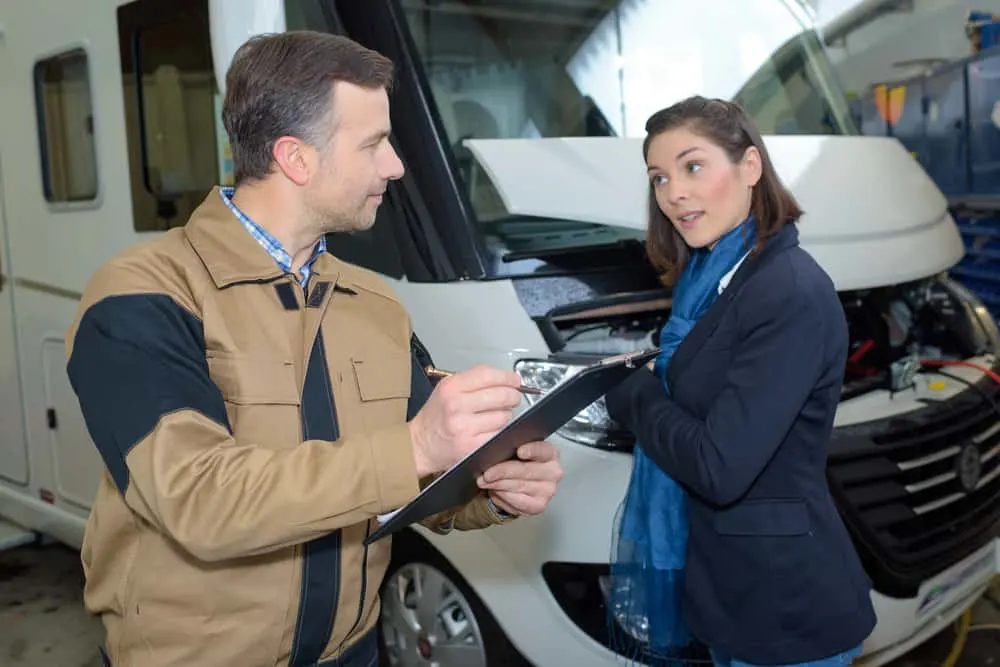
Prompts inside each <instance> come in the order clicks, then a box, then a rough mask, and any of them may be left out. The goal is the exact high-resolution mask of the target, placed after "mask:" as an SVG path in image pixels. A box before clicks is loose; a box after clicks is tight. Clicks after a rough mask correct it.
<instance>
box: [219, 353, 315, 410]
mask: <svg viewBox="0 0 1000 667" xmlns="http://www.w3.org/2000/svg"><path fill="white" fill-rule="evenodd" d="M208 369H209V372H210V373H211V376H212V380H214V381H215V383H216V385H218V387H219V389H220V390H221V391H222V396H223V398H224V399H225V400H226V402H228V403H232V404H234V405H299V403H300V396H299V387H298V382H297V380H296V376H295V364H294V363H293V362H291V361H284V360H281V359H275V358H273V357H259V356H251V355H246V354H233V353H228V352H227V353H222V352H209V353H208Z"/></svg>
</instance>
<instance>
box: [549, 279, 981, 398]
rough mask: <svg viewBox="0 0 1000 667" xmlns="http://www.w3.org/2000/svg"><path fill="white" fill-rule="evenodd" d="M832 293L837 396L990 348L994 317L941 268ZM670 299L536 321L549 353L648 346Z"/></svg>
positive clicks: (608, 301)
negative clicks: (839, 366) (839, 328)
mask: <svg viewBox="0 0 1000 667" xmlns="http://www.w3.org/2000/svg"><path fill="white" fill-rule="evenodd" d="M840 299H841V303H842V304H843V306H844V314H845V316H846V318H847V324H848V331H849V343H848V361H847V364H846V366H845V369H844V393H843V398H842V400H847V399H849V398H853V397H856V396H860V395H862V394H865V393H867V392H870V391H874V390H878V389H889V390H891V391H899V390H901V389H903V388H905V387H906V386H907V384H908V383H912V381H913V376H914V373H915V372H916V371H917V370H918V369H919V367H920V366H921V365H922V364H923V363H928V362H933V361H945V360H954V361H957V360H963V359H968V358H970V357H975V356H978V355H983V354H987V353H991V352H994V351H995V350H994V346H995V340H996V335H995V330H996V329H995V325H993V326H992V327H990V326H987V325H986V324H984V323H983V319H984V316H985V318H987V319H989V314H988V313H985V309H983V306H982V305H981V304H979V303H978V301H977V300H976V299H975V297H973V296H972V295H971V294H970V293H969V291H968V290H967V289H965V288H964V287H962V286H961V285H959V284H958V283H955V282H954V281H952V280H950V279H948V278H946V277H944V276H935V277H932V278H927V279H924V280H920V281H915V282H909V283H903V284H898V285H890V286H886V287H878V288H873V289H866V290H855V291H845V292H841V293H840ZM670 304H671V300H670V293H669V292H667V291H653V292H644V293H641V294H637V293H632V294H625V295H618V296H614V297H602V298H600V299H597V300H593V301H588V302H586V303H576V304H574V305H573V306H572V307H570V308H562V309H557V310H555V311H552V312H550V313H549V314H548V315H547V316H546V317H545V318H544V320H545V321H544V326H545V327H546V328H547V330H548V332H549V335H548V336H547V338H548V339H549V340H550V342H551V344H552V345H553V349H554V352H555V355H556V357H557V358H563V359H566V360H567V361H568V360H569V359H570V358H590V357H595V356H607V355H612V354H619V353H623V352H629V351H633V350H638V349H643V348H649V347H654V346H656V345H657V344H658V340H659V335H660V330H661V329H662V327H663V325H664V324H665V323H666V321H667V318H668V317H669V315H670ZM540 324H542V323H540ZM991 329H992V332H991Z"/></svg>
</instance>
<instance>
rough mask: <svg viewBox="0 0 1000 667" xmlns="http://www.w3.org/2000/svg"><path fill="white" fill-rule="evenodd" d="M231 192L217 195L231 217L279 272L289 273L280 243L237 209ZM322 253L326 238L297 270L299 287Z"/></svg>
mask: <svg viewBox="0 0 1000 667" xmlns="http://www.w3.org/2000/svg"><path fill="white" fill-rule="evenodd" d="M233 191H234V189H233V188H232V187H223V188H220V189H219V194H221V195H222V201H224V202H226V206H228V207H229V210H230V211H232V212H233V215H235V216H236V218H237V220H239V221H240V222H242V223H243V226H244V227H245V228H246V230H247V231H248V232H250V236H252V237H254V238H255V239H257V243H259V244H260V246H261V247H262V248H264V250H266V251H267V254H269V255H270V256H271V258H272V259H274V261H275V262H277V263H278V266H280V267H281V270H282V271H284V272H285V273H291V272H292V256H291V255H289V254H288V251H287V250H285V248H284V247H283V246H282V245H281V241H279V240H278V239H276V238H274V237H273V236H271V234H269V233H268V232H267V230H266V229H264V228H263V227H261V226H260V225H258V224H257V223H256V222H254V221H253V220H251V219H250V216H248V215H247V214H246V213H244V212H243V211H241V210H240V209H239V208H237V206H236V204H234V203H233V199H232V197H233ZM324 252H326V237H320V239H319V243H317V244H316V247H315V248H314V249H313V253H312V256H311V257H310V258H309V260H308V261H307V262H306V263H305V264H303V265H302V268H301V269H300V270H299V271H300V274H301V277H300V278H299V285H301V286H302V287H303V288H305V286H306V285H308V284H309V276H311V275H312V265H313V263H314V262H315V261H316V259H317V258H318V257H319V256H320V255H322V254H323V253H324Z"/></svg>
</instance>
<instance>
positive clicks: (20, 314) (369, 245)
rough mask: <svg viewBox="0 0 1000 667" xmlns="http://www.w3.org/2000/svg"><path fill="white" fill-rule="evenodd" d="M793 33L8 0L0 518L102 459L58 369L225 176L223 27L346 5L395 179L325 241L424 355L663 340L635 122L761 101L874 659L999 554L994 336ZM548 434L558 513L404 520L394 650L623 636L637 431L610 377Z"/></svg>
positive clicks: (719, 8)
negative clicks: (102, 290)
mask: <svg viewBox="0 0 1000 667" xmlns="http://www.w3.org/2000/svg"><path fill="white" fill-rule="evenodd" d="M810 26H811V19H810V16H809V15H808V13H807V12H806V11H805V10H803V9H802V6H800V5H799V4H798V3H796V2H793V1H792V0H787V1H786V0H742V1H741V2H739V3H731V2H725V3H721V2H720V3H685V2H680V1H676V2H675V1H673V0H623V1H622V2H608V1H606V0H492V1H486V0H481V1H472V0H455V1H453V2H432V1H429V0H427V1H425V0H367V1H366V2H350V1H347V0H341V1H334V0H285V1H284V2H282V1H281V0H258V1H256V2H250V1H249V0H172V1H171V2H167V1H166V0H132V1H125V0H90V1H89V2H86V3H82V2H77V3H64V2H62V1H61V0H34V1H33V2H31V3H24V2H22V1H21V0H0V118H2V120H3V122H2V124H0V250H2V252H0V264H2V268H0V273H2V276H3V278H2V280H0V423H2V424H3V428H2V429H0V516H3V517H6V519H7V520H8V521H9V522H11V523H13V524H16V525H18V526H20V527H22V528H24V529H27V530H30V531H37V532H40V533H43V534H46V535H50V536H52V537H54V538H56V539H59V540H61V541H64V542H65V543H67V544H70V545H74V546H79V544H80V541H81V538H82V532H83V527H84V522H85V519H86V516H87V512H88V508H89V505H90V502H91V499H92V497H93V495H94V492H95V489H96V486H97V481H98V477H99V474H100V471H101V461H100V459H99V457H98V455H97V452H96V450H95V449H94V447H93V446H92V444H91V442H90V440H89V438H88V436H87V432H86V429H85V427H84V424H83V420H82V417H81V415H80V413H79V409H78V406H77V402H76V399H75V397H74V395H73V393H72V391H71V390H70V387H69V385H68V382H67V380H66V374H65V371H64V368H65V361H64V359H65V357H64V341H63V333H64V332H65V330H66V328H67V326H68V324H69V322H70V321H71V319H72V317H73V315H74V312H75V309H76V307H77V300H78V299H79V297H80V291H81V290H82V287H83V285H84V284H85V283H86V281H87V280H88V278H89V277H90V275H91V273H92V272H93V271H94V270H95V269H96V268H97V267H98V266H99V265H100V264H101V263H103V262H104V261H105V260H107V259H108V258H109V257H110V256H111V255H112V254H113V253H115V252H116V251H118V250H119V249H121V248H122V247H124V246H125V245H127V244H131V243H133V242H135V241H138V240H141V239H145V238H148V237H150V236H152V235H155V234H157V233H160V232H162V231H163V230H165V229H167V228H169V227H171V226H176V225H180V224H183V223H184V221H185V219H186V217H187V215H188V213H189V212H190V211H191V209H192V207H193V206H195V205H196V204H197V203H198V202H199V201H200V200H201V199H202V197H203V196H204V194H205V193H206V192H207V190H208V188H210V187H211V186H212V185H213V184H215V183H217V182H220V181H221V182H227V181H228V179H229V178H230V174H231V164H230V163H229V161H228V153H227V146H226V141H225V137H224V132H223V130H222V127H221V123H220V121H219V105H220V99H221V98H220V95H219V90H218V87H219V81H220V80H221V73H223V72H224V71H225V69H226V66H227V64H228V60H229V57H230V55H231V53H232V52H233V50H234V49H235V47H236V46H237V45H238V44H239V43H240V42H242V41H243V39H245V38H246V37H247V36H248V35H249V34H251V33H253V32H260V31H269V30H280V29H285V28H301V27H309V28H313V29H320V30H330V31H340V32H344V33H346V34H348V35H350V36H352V37H354V38H355V39H357V40H359V41H361V42H362V43H364V44H367V45H369V46H371V47H373V48H376V49H378V50H380V51H382V52H383V53H385V54H387V55H389V56H390V57H391V58H392V59H393V60H394V61H395V62H396V63H397V64H398V66H399V76H398V82H397V85H396V86H395V89H394V92H393V95H392V105H393V109H392V111H393V118H394V141H395V142H396V145H397V147H398V149H399V152H400V154H401V155H402V156H403V159H404V161H405V162H406V164H407V166H408V173H407V176H406V178H404V179H403V180H402V181H401V182H400V183H397V184H395V185H394V186H393V187H391V188H390V190H389V196H388V197H387V200H386V203H385V204H384V205H383V207H382V210H381V211H380V218H379V221H378V223H377V224H376V225H375V227H374V228H373V229H372V230H371V231H369V232H365V233H360V234H355V235H351V236H345V237H331V239H330V241H331V245H332V248H333V250H334V252H336V253H337V254H338V255H340V256H341V257H343V258H345V259H347V260H349V261H354V262H356V263H359V264H362V265H364V266H367V267H369V268H372V269H374V270H376V271H379V272H380V273H382V274H383V275H384V276H386V278H387V279H388V280H390V281H391V282H392V283H393V285H394V286H395V288H396V289H397V290H398V292H399V293H400V295H401V296H402V298H403V300H404V301H405V302H406V304H407V306H408V308H409V311H410V313H411V314H412V316H413V322H414V326H415V329H416V331H417V333H418V335H419V337H420V339H421V340H422V342H423V344H424V345H425V346H426V348H427V350H428V351H429V353H430V354H431V355H432V356H433V359H434V362H435V363H436V364H437V365H439V366H441V367H444V368H462V367H465V366H468V365H471V364H473V363H478V362H487V363H491V364H494V365H497V366H503V367H514V368H516V369H517V370H519V371H520V372H521V374H522V375H523V376H524V378H525V381H526V382H529V383H532V384H536V385H539V386H545V385H547V384H551V383H554V382H556V381H557V380H558V379H559V378H560V377H562V376H563V375H564V374H565V373H567V372H570V371H571V369H572V368H573V366H574V365H577V364H580V363H583V362H585V361H586V360H588V359H592V358H594V356H596V355H605V354H608V353H613V352H618V351H624V350H629V349H635V348H640V347H645V346H648V345H649V343H650V342H651V341H654V340H655V337H656V333H657V331H658V329H659V327H660V326H661V325H662V324H663V322H664V319H665V317H666V315H667V313H668V311H669V306H670V294H669V292H667V291H665V290H663V289H662V288H661V287H660V286H659V285H658V284H657V282H656V280H655V277H654V276H653V275H652V272H651V271H650V270H649V267H648V265H647V264H646V263H645V260H644V257H643V252H642V238H643V230H644V226H645V211H644V206H645V187H646V186H645V178H644V168H643V164H642V159H641V151H640V142H641V136H642V134H643V122H644V120H645V118H646V117H647V116H648V115H649V114H650V113H651V112H652V111H654V110H656V109H658V108H660V107H662V106H665V105H667V104H669V103H671V102H673V101H676V100H677V99H680V98H681V97H685V96H687V95H689V94H693V93H701V94H706V95H716V96H724V97H729V98H735V99H737V100H739V101H740V102H741V103H742V104H743V105H744V106H745V107H746V108H747V109H748V110H749V112H750V113H751V115H752V116H753V117H754V119H755V120H756V122H757V123H758V125H759V126H760V129H761V131H762V132H763V133H764V134H765V135H767V139H766V141H767V144H768V147H769V149H770V150H771V152H772V155H773V158H774V161H775V163H776V166H777V168H778V171H779V173H780V175H781V176H782V178H783V179H784V180H785V181H786V182H787V183H788V185H789V186H790V187H791V189H792V190H793V192H794V193H795V195H796V196H797V197H798V198H799V200H800V202H801V203H802V205H803V207H804V208H805V210H806V211H807V214H806V216H805V218H804V219H803V221H802V224H801V234H802V242H803V245H804V246H805V247H806V248H807V249H808V250H809V251H810V252H812V253H813V254H814V255H815V256H816V258H817V259H818V260H819V261H820V262H821V263H822V265H823V266H824V267H825V268H826V270H827V271H828V272H829V273H830V275H831V276H832V277H833V279H834V280H835V282H836V284H837V286H838V288H839V289H840V290H841V293H842V296H843V302H844V307H845V310H846V312H847V316H848V318H849V320H850V324H851V341H852V358H853V359H854V361H853V362H852V363H851V365H850V366H849V368H848V369H847V372H846V374H845V382H844V399H843V403H842V406H841V409H840V412H839V414H838V419H837V431H836V435H835V438H834V441H833V443H832V445H831V451H830V466H829V471H830V475H829V478H830V484H831V487H832V489H833V491H834V495H835V498H836V501H837V503H838V505H839V507H840V509H841V511H842V514H843V516H844V518H845V521H846V523H847V524H848V526H849V527H850V531H851V534H852V536H853V537H854V540H855V543H856V545H857V548H858V550H859V552H860V554H861V556H862V558H863V561H864V563H865V565H866V568H867V570H868V572H869V574H870V576H871V578H872V580H873V582H874V584H875V593H874V594H873V595H874V599H875V605H876V610H877V612H878V619H879V621H878V626H877V628H876V630H875V632H874V633H873V635H872V636H871V637H870V639H869V640H868V642H867V644H866V654H865V657H864V659H863V663H864V664H869V665H881V664H884V663H886V662H888V661H889V660H891V659H892V658H894V657H896V656H898V655H900V654H902V653H903V652H905V651H907V650H909V649H910V648H912V647H913V646H915V645H916V644H918V643H920V642H922V641H923V640H925V639H927V638H928V637H930V636H931V635H932V634H934V633H936V632H938V631H939V630H941V629H942V628H944V627H945V626H946V625H947V624H948V623H950V622H951V621H952V620H953V619H954V618H956V617H957V616H958V615H959V614H961V612H962V611H963V610H964V609H966V608H967V607H968V606H969V605H971V604H972V603H973V602H974V601H975V600H976V599H977V598H978V597H979V596H980V595H981V594H982V592H983V591H984V589H985V587H986V586H987V584H988V582H989V581H990V580H991V578H992V577H994V576H995V574H996V573H997V571H998V565H997V559H998V556H997V553H996V552H997V549H996V546H995V544H996V540H995V537H996V533H995V528H994V526H995V525H996V522H997V520H998V518H1000V498H998V495H1000V456H998V453H1000V420H998V417H997V413H996V409H995V407H994V402H993V401H994V400H995V397H997V396H998V390H1000V387H998V386H997V384H996V383H995V382H993V381H992V380H991V379H990V378H989V377H988V376H989V373H987V372H986V371H990V372H992V371H991V369H993V368H995V367H996V366H997V365H998V361H997V358H996V356H995V355H996V352H997V346H998V345H1000V336H998V333H997V328H996V325H995V324H994V322H993V320H992V319H991V318H990V316H989V314H988V313H987V311H986V309H985V308H984V307H983V306H982V304H980V303H979V301H978V300H977V299H976V298H975V297H974V296H973V295H971V294H969V293H968V291H966V290H964V289H962V288H961V287H960V286H959V285H957V284H955V283H953V282H952V281H950V280H949V279H948V278H947V275H946V271H947V270H948V268H949V267H950V266H952V265H953V264H955V263H956V262H957V261H958V260H959V258H960V257H961V256H962V253H963V248H962V243H961V241H960V238H959V235H958V233H957V230H956V228H955V225H954V223H953V221H952V219H951V217H950V216H949V214H948V212H947V210H946V207H945V200H944V198H943V197H942V196H941V194H940V192H939V191H938V190H937V189H936V188H935V186H934V184H933V183H932V182H931V181H930V180H929V179H928V178H927V176H926V175H925V174H924V173H923V171H921V169H920V168H919V167H918V166H917V165H916V164H915V163H914V161H913V160H912V159H911V158H910V157H909V156H908V155H907V154H906V152H905V151H904V150H903V149H902V148H901V147H900V146H899V145H898V143H896V142H895V141H894V140H891V139H875V138H865V137H860V136H856V130H855V128H854V127H853V125H852V121H851V118H850V114H849V112H848V110H847V107H846V102H845V100H844V98H843V95H841V93H840V92H839V88H838V86H837V84H836V82H835V80H834V77H833V76H831V74H830V68H829V65H828V61H827V60H826V57H825V54H824V51H823V49H822V48H821V46H820V42H819V40H818V39H817V37H816V35H815V33H814V32H813V31H812V29H811V28H810ZM913 359H924V360H930V361H933V360H951V361H961V362H964V363H968V364H972V365H973V366H957V367H954V368H947V369H940V370H942V373H936V372H931V373H929V374H927V375H918V376H915V377H914V375H913V371H914V370H915V369H916V366H915V365H914V364H913V363H911V362H912V360H913ZM931 370H932V371H934V370H935V369H934V368H932V369H931ZM945 373H946V374H947V375H945ZM762 391H781V387H762ZM553 441H554V442H556V443H558V445H559V446H560V449H561V452H562V460H563V463H564V467H565V470H566V476H565V479H564V482H563V485H562V487H561V491H560V493H559V494H558V495H557V496H556V498H555V499H554V501H553V504H552V506H551V509H550V510H549V511H548V512H547V514H546V515H545V516H542V517H537V518H534V519H525V520H518V521H515V522H512V523H510V524H508V525H506V526H503V527H496V528H492V529H489V530H486V531H480V532H474V533H466V534H452V535H449V536H447V537H443V538H442V537H437V536H434V535H430V534H426V533H424V532H416V531H414V532H407V533H404V534H403V535H402V536H401V537H400V538H399V539H398V540H396V542H395V546H396V548H395V550H394V551H395V553H394V568H393V571H392V573H391V575H390V577H389V578H388V580H387V582H386V586H385V588H384V590H383V593H384V596H385V597H384V601H385V604H384V623H383V630H385V633H384V635H385V637H384V639H385V643H386V647H387V651H386V654H387V657H388V659H389V662H390V663H392V664H424V663H423V662H420V661H421V660H423V661H424V662H428V661H430V662H432V663H433V664H438V665H441V666H442V667H457V666H459V665H461V666H463V667H464V666H475V665H485V664H487V662H488V663H489V664H491V665H497V664H512V663H515V662H518V661H527V662H530V663H532V664H535V665H539V666H542V667H547V666H554V667H556V666H562V665H574V666H575V667H589V666H597V665H614V664H617V661H618V660H620V656H616V655H614V654H613V653H612V652H610V651H609V650H607V649H606V648H605V647H604V646H605V639H606V633H607V625H606V622H605V609H604V598H603V590H604V584H605V576H606V573H607V569H608V566H607V563H608V559H609V555H610V551H611V549H610V536H611V521H612V517H613V515H614V513H615V510H616V508H617V506H618V504H619V502H620V501H621V499H622V497H623V494H624V491H625V485H626V481H627V478H628V474H629V470H630V464H631V457H630V451H629V448H630V446H631V443H630V441H629V438H628V435H627V434H625V433H621V432H619V431H618V430H616V429H615V426H614V424H611V423H610V422H609V420H608V418H607V415H606V413H605V412H604V411H603V409H602V406H601V403H600V402H598V403H595V404H594V405H593V406H591V407H590V408H588V409H587V410H586V411H584V412H583V413H581V414H580V415H579V416H578V417H577V418H576V419H575V420H574V421H573V422H571V423H570V424H568V425H567V426H566V427H565V428H564V429H562V430H561V431H560V432H559V434H558V435H557V436H555V437H554V438H553ZM624 624H625V626H626V629H627V630H628V632H629V633H631V635H632V636H633V637H634V638H635V641H636V645H637V647H638V648H640V649H641V647H642V641H643V628H642V624H641V622H631V621H629V622H625V623H624ZM487 656H488V658H487Z"/></svg>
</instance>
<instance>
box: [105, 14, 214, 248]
mask: <svg viewBox="0 0 1000 667" xmlns="http://www.w3.org/2000/svg"><path fill="white" fill-rule="evenodd" d="M118 39H119V46H120V54H121V63H122V88H123V98H124V102H125V128H126V133H127V136H128V161H129V172H130V176H131V183H132V201H133V218H134V223H135V228H136V231H140V232H146V231H161V230H165V229H169V228H170V227H176V226H179V225H183V224H184V223H185V221H186V220H187V218H188V216H190V214H191V212H192V211H193V210H194V208H196V207H197V205H198V204H199V203H200V202H201V200H202V199H204V197H205V196H206V195H207V194H208V192H209V190H211V188H212V187H213V186H214V185H215V184H217V183H224V184H226V183H229V182H231V175H230V168H229V166H228V165H229V162H228V160H227V159H226V158H227V151H228V147H227V141H226V138H225V131H224V130H223V127H222V121H221V98H220V94H219V91H218V89H217V86H216V84H215V74H214V71H213V69H212V50H211V38H210V34H209V20H208V2H207V0H175V1H174V2H153V1H151V0H137V1H135V2H130V3H128V4H125V5H122V6H121V7H119V8H118Z"/></svg>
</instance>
